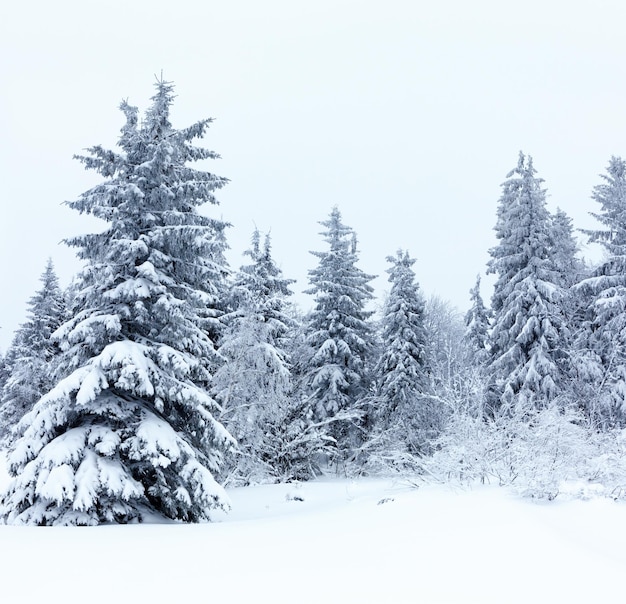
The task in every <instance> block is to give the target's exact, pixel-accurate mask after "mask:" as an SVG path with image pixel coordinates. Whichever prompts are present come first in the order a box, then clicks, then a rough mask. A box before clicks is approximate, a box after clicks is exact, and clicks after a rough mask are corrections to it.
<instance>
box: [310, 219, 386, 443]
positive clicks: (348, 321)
mask: <svg viewBox="0 0 626 604" xmlns="http://www.w3.org/2000/svg"><path fill="white" fill-rule="evenodd" d="M320 224H321V225H322V226H324V227H325V231H323V233H321V234H322V235H323V236H324V240H325V241H326V242H327V243H328V246H329V249H328V251H325V252H311V253H312V254H313V255H314V256H316V257H317V258H318V259H319V262H318V266H317V267H316V268H314V269H312V270H310V271H309V282H310V284H311V287H310V289H309V290H307V292H306V293H310V294H313V296H314V297H315V307H314V308H313V310H312V311H311V313H310V314H309V316H308V317H307V320H306V342H307V346H308V355H307V358H306V360H305V361H304V367H303V370H304V373H305V389H306V392H307V395H308V396H309V399H310V407H311V417H312V418H313V420H314V421H316V422H319V421H327V420H330V423H329V424H328V428H327V430H328V433H329V435H330V436H331V437H332V438H334V439H335V440H336V444H337V448H338V450H340V451H342V452H346V451H347V450H350V448H351V447H352V446H354V445H355V443H358V442H359V441H360V439H361V435H360V434H358V431H359V430H358V426H359V424H360V423H361V422H360V420H359V415H360V414H361V411H362V406H363V402H364V398H365V396H366V394H367V393H368V390H369V387H370V382H371V367H370V365H371V359H370V355H371V353H372V351H373V349H374V348H375V346H374V336H373V332H372V327H371V326H370V323H369V321H368V319H369V318H370V317H371V315H372V313H371V312H370V311H368V310H366V308H365V307H366V304H367V303H368V302H369V301H370V300H371V299H372V291H373V289H372V287H371V285H369V282H370V281H371V280H372V279H373V278H374V277H373V276H371V275H368V274H366V273H364V272H363V271H362V270H361V269H360V268H359V267H358V266H357V261H358V252H357V246H356V235H355V233H354V231H353V230H352V229H351V228H350V227H348V226H346V225H344V224H343V223H342V221H341V213H340V212H339V209H338V208H337V207H335V208H333V210H332V211H331V213H330V216H329V218H328V220H325V221H322V222H321V223H320ZM339 418H341V419H339ZM334 420H337V421H334Z"/></svg>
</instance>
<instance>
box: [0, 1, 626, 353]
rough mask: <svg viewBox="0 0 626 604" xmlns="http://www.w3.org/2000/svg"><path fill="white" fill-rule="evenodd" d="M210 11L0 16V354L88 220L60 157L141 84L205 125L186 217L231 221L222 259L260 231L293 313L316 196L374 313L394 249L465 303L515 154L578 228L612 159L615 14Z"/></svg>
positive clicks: (277, 5) (317, 216) (623, 124)
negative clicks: (162, 86)
mask: <svg viewBox="0 0 626 604" xmlns="http://www.w3.org/2000/svg"><path fill="white" fill-rule="evenodd" d="M223 4H224V3H220V5H218V4H217V3H214V2H205V3H201V2H197V1H189V0H181V2H178V3H177V4H176V6H175V7H172V6H171V5H170V4H169V3H165V2H162V1H156V2H150V3H148V2H145V1H143V0H140V1H137V2H133V3H132V4H130V5H129V4H128V3H124V2H121V1H120V0H112V1H111V2H109V3H107V5H106V7H105V6H95V5H89V4H85V3H81V2H78V1H76V0H59V2H57V3H54V4H53V5H51V4H49V3H46V2H43V0H35V1H34V2H32V3H28V4H23V3H9V4H8V6H6V7H4V8H3V11H2V12H3V18H2V19H0V51H2V52H1V56H3V57H4V65H3V67H4V70H3V73H4V90H3V93H4V94H3V95H2V97H1V98H0V131H1V132H2V134H3V144H2V146H1V147H0V178H1V181H2V183H3V187H4V201H3V217H2V220H1V221H0V253H1V254H2V259H3V260H2V262H0V279H1V281H2V283H3V284H4V288H3V289H4V291H3V296H2V307H1V308H2V312H1V313H0V350H2V351H6V349H7V347H8V346H9V344H10V341H11V338H12V334H13V332H14V330H15V329H16V328H17V327H18V326H19V324H20V323H22V322H24V320H25V319H26V310H27V301H28V299H29V298H30V297H31V296H32V295H33V294H34V293H35V292H36V291H37V289H38V288H39V286H40V283H39V277H40V275H41V273H42V272H43V269H44V267H45V264H46V261H47V259H48V257H51V258H52V260H53V262H54V264H55V268H56V270H57V273H58V275H59V277H60V280H61V283H62V285H64V286H66V285H67V284H68V283H69V280H70V279H71V277H72V275H74V274H75V273H76V272H77V270H78V268H79V266H80V265H79V262H78V261H77V260H76V258H75V255H74V250H72V249H69V248H67V247H66V246H64V245H62V244H60V242H61V241H62V240H63V239H65V238H69V237H73V236H75V235H78V234H82V233H86V232H90V231H91V230H93V229H97V228H99V226H98V222H97V221H96V220H95V219H92V218H90V217H87V216H80V215H78V213H76V212H74V211H72V210H70V209H69V208H67V207H66V206H63V205H62V204H63V202H64V201H66V200H67V201H71V200H73V199H76V198H77V197H78V196H79V195H80V194H81V193H82V192H83V191H85V190H86V189H88V188H89V187H90V186H92V185H94V184H95V183H97V182H99V181H100V178H99V177H98V175H97V174H91V173H88V172H85V171H84V170H83V168H82V166H81V165H80V164H79V162H77V161H75V160H73V159H72V156H73V155H74V154H80V153H81V152H82V151H83V149H85V148H87V147H90V146H92V145H97V144H101V145H103V146H105V147H108V148H114V147H115V144H116V141H117V137H118V133H119V129H120V127H121V126H122V123H123V115H122V113H121V112H120V111H119V110H118V108H117V107H118V105H119V102H120V101H121V100H122V99H128V101H129V102H130V103H131V104H134V105H137V106H139V107H140V109H141V110H143V109H145V108H146V107H147V106H148V105H149V98H150V97H151V96H152V94H153V91H154V82H155V74H156V76H159V77H160V74H161V73H162V74H163V77H164V78H165V79H166V80H169V81H173V82H174V84H175V85H176V93H177V95H178V98H177V99H176V101H175V104H174V106H173V113H172V122H173V124H174V126H175V127H179V128H180V127H185V126H188V125H190V124H191V123H193V122H195V121H197V120H200V119H204V118H206V117H213V118H215V122H214V123H213V124H212V126H211V128H210V129H209V131H208V133H207V136H206V137H205V139H204V140H203V141H201V142H200V144H202V145H204V146H206V147H208V148H211V149H213V150H215V151H216V152H218V153H219V154H220V155H221V156H222V159H220V160H217V161H213V162H208V163H207V164H206V166H207V168H208V169H210V170H211V171H213V172H215V173H217V174H219V175H223V176H226V177H228V178H229V179H230V181H231V182H230V184H229V185H228V186H227V187H225V188H224V189H222V190H221V191H219V192H218V199H219V200H220V202H221V203H220V206H217V207H215V208H206V211H209V212H210V213H211V214H212V215H214V216H219V217H222V218H223V219H225V220H227V221H228V222H230V223H232V225H233V226H232V228H230V229H229V232H228V234H227V237H228V242H229V245H230V247H231V250H230V253H229V261H230V264H231V268H233V269H237V268H238V267H239V266H240V264H242V263H243V262H244V259H243V257H242V255H241V254H242V252H243V251H244V250H245V249H246V248H247V246H248V243H249V240H250V236H251V233H252V231H253V229H254V228H255V227H257V228H259V230H261V231H263V232H266V231H271V235H272V243H273V252H274V257H275V259H276V261H277V262H278V264H279V265H280V266H281V267H282V269H283V271H284V274H285V276H286V277H289V278H293V279H296V280H297V283H296V284H295V285H294V287H293V290H294V292H295V294H296V295H295V296H294V299H295V301H297V302H298V303H299V304H300V306H302V308H303V310H307V308H308V307H310V305H311V303H312V302H311V300H310V299H309V298H308V297H307V296H305V295H304V294H302V290H304V289H306V288H307V287H308V281H307V271H308V270H310V269H312V268H314V267H315V265H316V258H315V257H314V256H312V255H311V254H310V253H309V252H310V251H312V250H319V251H322V250H324V248H325V243H324V241H323V240H322V238H321V237H320V235H319V232H320V231H321V230H322V228H321V227H320V225H319V224H318V222H319V221H321V220H325V219H326V217H327V216H328V214H329V212H330V210H331V208H332V207H333V206H335V205H337V206H338V207H339V209H340V211H341V212H342V216H343V220H344V222H345V223H346V224H348V225H349V226H351V227H352V228H353V229H354V230H355V232H356V233H357V236H358V240H359V249H360V258H361V260H360V263H359V266H360V268H362V269H363V270H364V271H365V272H367V273H369V274H374V275H378V278H377V279H376V280H375V281H374V282H373V285H374V287H375V290H376V295H377V298H378V302H380V301H382V298H383V296H384V292H385V291H386V289H387V280H386V277H387V275H386V273H385V270H386V268H387V263H386V261H385V258H386V257H387V256H388V255H391V254H394V253H395V251H396V250H397V249H399V248H402V249H407V250H408V251H409V253H410V254H411V256H412V257H414V258H416V259H417V262H416V263H415V265H414V268H415V272H416V276H417V280H418V281H419V283H420V286H421V289H422V293H423V294H424V296H425V297H426V298H428V297H430V296H432V295H437V296H440V297H441V298H442V299H444V300H447V301H449V302H450V303H451V304H453V305H454V306H456V307H457V308H458V309H459V311H461V312H463V311H465V309H466V308H467V306H468V303H469V289H470V288H471V287H472V286H473V284H474V281H475V279H476V275H477V274H478V273H482V274H483V275H484V273H485V268H486V262H487V260H488V258H489V255H488V250H489V248H490V247H492V246H493V245H495V243H496V241H495V236H494V232H493V227H494V225H495V221H496V208H497V202H498V198H499V197H500V184H501V183H502V182H503V181H504V180H505V178H506V175H507V173H508V172H509V171H510V170H511V169H512V168H513V167H514V166H515V165H516V163H517V157H518V153H519V151H520V150H521V151H523V152H524V153H526V154H529V155H531V156H532V157H533V160H534V165H535V168H536V169H537V171H538V176H540V177H542V178H543V179H544V180H545V183H544V184H545V186H546V188H547V190H548V206H549V209H550V210H551V211H554V210H555V209H556V208H557V207H560V208H561V209H563V210H564V211H565V212H567V214H568V215H570V216H571V217H572V219H573V220H574V226H575V227H577V228H594V227H595V226H596V223H595V221H594V220H593V218H592V217H591V216H590V215H589V213H590V212H595V211H597V210H598V208H597V207H595V206H597V204H595V202H593V201H592V200H591V192H592V189H593V187H594V186H595V185H597V184H599V183H600V182H601V179H600V176H599V175H600V174H602V173H604V171H605V168H606V166H607V165H608V161H609V159H610V157H611V156H612V155H622V156H623V155H624V154H626V120H624V117H623V113H624V112H623V106H622V105H623V104H622V99H623V98H624V97H625V94H624V92H625V84H624V78H623V77H622V70H623V65H622V63H623V59H622V57H623V56H624V52H625V51H626V39H624V37H623V35H622V31H621V24H622V23H623V21H624V17H626V5H623V4H622V3H620V2H617V1H604V2H602V1H600V2H593V3H591V2H574V3H567V4H566V3H564V2H554V3H550V5H549V6H546V5H545V3H541V2H539V1H538V0H531V1H530V2H529V3H527V4H526V5H525V7H524V10H523V11H520V10H519V7H518V5H513V4H510V5H509V4H508V3H501V2H495V1H491V0H478V2H476V3H472V4H471V5H467V4H466V3H464V2H461V1H460V0H457V1H451V2H447V3H440V4H437V5H435V6H421V5H420V3H413V2H409V1H408V0H406V1H398V0H390V1H389V2H385V3H384V4H383V3H380V2H372V1H365V2H356V1H354V0H337V1H334V2H330V0H320V2H318V3H315V4H314V5H311V4H306V5H305V4H303V3H294V2H287V1H286V0H268V2H266V3H263V4H262V5H260V4H258V3H255V2H252V0H234V1H233V2H230V3H228V4H227V5H223ZM582 240H583V241H584V237H583V238H582ZM583 253H586V252H585V251H584V250H583ZM490 283H491V280H490V278H486V279H484V287H483V295H484V297H485V299H486V301H488V300H489V298H490V296H491V289H490Z"/></svg>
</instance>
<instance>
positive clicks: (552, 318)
mask: <svg viewBox="0 0 626 604" xmlns="http://www.w3.org/2000/svg"><path fill="white" fill-rule="evenodd" d="M535 174H536V171H535V169H534V167H533V163H532V159H531V158H530V157H528V158H526V157H525V156H524V154H523V153H520V156H519V162H518V164H517V167H516V168H515V169H514V170H512V171H511V172H510V173H509V174H508V175H507V180H506V181H505V182H504V184H503V185H502V189H503V191H502V196H501V197H500V201H499V206H498V219H497V223H496V227H495V230H496V236H497V238H498V240H499V242H498V245H497V246H496V247H494V248H492V249H491V250H490V255H491V260H490V261H489V265H488V267H489V268H488V272H490V273H495V274H496V275H497V280H496V283H495V287H494V293H493V297H492V310H493V313H494V318H493V327H492V331H491V334H490V340H489V345H490V351H491V362H490V371H491V373H492V375H493V377H494V383H493V388H492V396H491V400H490V401H489V404H490V405H491V406H495V407H498V406H499V405H500V404H502V403H504V404H505V405H507V406H516V405H518V406H520V407H522V408H523V407H525V406H527V407H528V408H541V407H544V406H546V405H547V404H548V403H549V402H550V401H552V400H554V399H555V398H556V397H557V396H558V395H559V394H560V387H561V383H562V379H563V375H564V367H563V364H564V362H565V357H566V340H567V324H566V321H565V319H564V316H563V309H562V306H561V304H562V300H563V289H562V287H561V286H560V284H559V281H560V277H559V275H558V271H557V270H556V266H555V262H554V256H553V245H554V239H553V235H552V233H551V218H550V215H549V213H548V210H547V208H546V202H545V195H546V193H545V190H544V188H543V186H542V183H543V179H540V178H538V177H537V176H535Z"/></svg>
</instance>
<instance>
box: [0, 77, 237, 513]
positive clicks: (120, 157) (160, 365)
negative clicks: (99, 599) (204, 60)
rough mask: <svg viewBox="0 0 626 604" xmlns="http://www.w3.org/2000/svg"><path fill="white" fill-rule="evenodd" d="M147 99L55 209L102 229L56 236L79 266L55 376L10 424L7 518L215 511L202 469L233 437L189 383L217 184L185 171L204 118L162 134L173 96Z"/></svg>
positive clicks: (193, 376)
mask: <svg viewBox="0 0 626 604" xmlns="http://www.w3.org/2000/svg"><path fill="white" fill-rule="evenodd" d="M156 89H157V90H156V94H155V95H154V96H153V97H152V105H151V107H150V108H149V110H148V111H147V112H146V114H145V117H144V119H143V121H141V122H140V121H139V119H138V110H137V109H136V108H135V107H131V106H130V105H128V104H127V103H126V102H123V103H122V105H121V109H122V111H123V112H124V114H125V116H126V124H125V126H124V127H123V128H122V134H121V137H120V139H119V143H118V145H119V147H120V149H121V151H119V152H114V151H109V150H106V149H104V148H102V147H100V146H96V147H93V148H91V149H89V154H88V155H86V156H81V157H79V158H78V159H79V160H80V161H81V162H82V163H83V164H84V165H85V167H86V168H87V169H94V170H96V171H97V172H99V173H100V174H101V175H102V176H103V177H104V178H105V180H104V182H102V183H101V184H98V185H96V186H95V187H94V188H92V189H90V190H88V191H86V192H85V193H83V194H82V195H81V196H80V198H79V199H78V200H77V201H74V202H71V203H69V205H70V207H72V208H73V209H75V210H78V211H79V212H81V213H82V212H85V213H88V214H92V215H93V216H96V217H98V218H100V219H102V220H104V221H105V222H106V223H107V226H106V228H105V230H103V231H102V232H100V233H93V234H88V235H84V236H80V237H76V238H74V239H71V240H69V241H68V244H69V245H71V246H74V247H76V248H78V255H79V257H80V258H82V259H83V260H85V261H86V266H85V268H84V270H83V271H82V273H81V276H80V280H79V283H78V287H77V290H76V292H75V300H74V303H73V306H74V308H75V309H76V314H75V316H74V317H73V318H72V319H70V320H69V321H68V322H66V323H65V324H64V325H63V326H61V327H60V328H59V329H58V330H57V332H56V337H57V338H58V340H59V342H60V344H61V346H62V347H63V349H64V356H63V363H64V364H65V366H66V367H67V369H68V370H69V375H68V376H67V377H66V378H64V379H62V380H61V381H60V382H59V383H58V384H57V385H56V386H55V387H54V388H53V389H52V390H51V391H50V392H48V393H47V394H46V395H44V396H43V397H42V398H41V399H40V400H39V402H38V403H37V404H36V405H35V407H34V408H33V410H32V411H31V412H30V413H29V414H27V415H26V416H25V417H24V418H23V420H22V421H21V422H20V424H19V426H18V429H19V432H20V438H19V440H18V441H17V442H16V443H15V444H14V446H13V447H12V450H11V452H10V454H9V469H10V472H11V474H12V476H13V477H14V478H13V481H12V482H11V484H10V487H9V490H8V492H7V493H6V494H5V496H4V497H3V499H2V515H3V517H4V518H5V520H6V521H8V522H12V523H26V524H45V525H53V524H83V525H84V524H97V523H101V522H129V521H133V520H141V519H142V518H143V517H145V515H146V514H157V515H159V516H162V517H168V518H172V519H179V520H183V521H199V520H202V519H207V518H208V517H209V511H210V510H211V508H214V507H223V506H225V505H226V499H225V495H224V493H223V490H222V488H221V487H220V486H219V485H218V484H217V483H216V481H215V480H214V473H215V472H216V471H218V469H219V467H220V464H221V462H222V457H223V454H224V452H225V451H226V450H228V449H229V448H230V447H231V446H232V443H233V440H232V438H231V437H230V435H229V434H228V433H227V431H226V430H225V429H224V428H223V427H222V426H221V424H219V423H218V422H217V421H216V419H215V418H214V414H215V413H216V412H217V411H218V407H217V404H216V403H215V402H214V400H213V399H212V398H211V397H210V396H209V395H208V394H207V393H206V391H205V390H204V389H203V388H202V387H201V386H203V385H205V384H208V383H209V382H210V380H211V375H210V371H209V368H210V367H211V364H212V363H213V361H214V360H215V357H216V354H217V353H216V351H215V347H214V343H213V341H212V340H211V338H210V337H209V335H208V331H209V330H210V329H212V327H213V326H214V322H215V321H216V319H215V317H213V316H212V311H211V310H210V309H211V308H212V307H214V306H215V304H216V299H215V298H216V292H217V291H218V289H219V282H220V280H221V279H222V278H223V276H224V274H225V272H226V270H227V269H226V267H225V266H224V265H223V264H222V261H221V258H222V252H223V245H224V240H223V229H224V226H225V225H224V223H223V222H220V221H217V220H214V219H211V218H208V217H206V216H203V215H201V214H199V213H198V211H197V210H196V208H197V206H199V205H201V204H204V203H206V202H210V203H216V199H215V197H214V191H215V190H216V189H218V188H220V187H222V186H223V185H224V184H226V182H227V181H226V179H224V178H221V177H219V176H215V175H213V174H211V173H208V172H205V171H200V170H196V169H193V168H191V167H189V166H188V165H187V164H188V162H191V161H196V160H205V159H211V158H215V157H217V155H216V154H215V153H214V152H212V151H208V150H206V149H201V148H197V147H194V146H192V144H191V143H192V141H193V140H194V139H196V138H201V137H202V136H203V135H204V133H205V131H206V129H207V127H208V125H209V123H210V120H203V121H200V122H197V123H196V124H194V125H192V126H190V127H188V128H185V129H182V130H176V129H174V128H173V127H172V125H171V123H170V120H169V113H170V106H171V104H172V101H173V98H174V94H173V86H172V85H171V84H170V83H168V82H164V81H159V82H158V83H157V85H156ZM207 309H208V310H207Z"/></svg>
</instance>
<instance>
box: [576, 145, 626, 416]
mask: <svg viewBox="0 0 626 604" xmlns="http://www.w3.org/2000/svg"><path fill="white" fill-rule="evenodd" d="M602 179H603V182H602V183H601V184H599V185H596V186H595V187H594V189H593V194H592V198H593V199H594V200H595V201H597V202H598V203H599V204H600V207H601V209H600V211H599V212H597V213H593V214H592V215H593V216H594V217H595V218H596V219H597V220H598V221H599V222H600V223H601V224H602V225H603V227H604V228H601V229H597V230H587V231H585V232H586V234H587V235H588V236H589V239H590V241H592V242H598V243H600V244H601V245H602V246H603V247H604V249H605V251H606V258H605V260H604V261H603V262H602V263H601V264H600V266H599V267H598V268H596V269H595V270H594V271H593V274H592V275H591V276H590V277H588V278H587V279H583V280H582V281H581V282H580V283H579V284H578V285H577V286H576V290H577V291H578V292H579V294H581V295H587V296H588V299H589V300H590V302H591V306H590V308H589V311H588V312H587V314H586V316H585V317H584V319H583V321H582V327H581V330H580V333H579V337H578V347H579V349H580V350H581V351H582V354H580V356H579V358H578V359H577V361H578V362H577V364H576V369H577V372H578V377H579V379H580V380H582V381H583V382H585V383H586V384H587V385H588V386H589V388H588V389H587V397H586V399H585V400H583V401H581V404H582V405H583V406H585V407H586V410H587V411H588V413H589V414H590V415H591V417H592V419H593V420H594V421H595V422H596V423H597V424H599V425H602V426H615V425H623V424H624V421H625V419H626V161H624V160H623V159H621V158H619V157H612V158H611V160H610V161H609V166H608V168H607V173H606V174H603V175H602Z"/></svg>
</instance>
